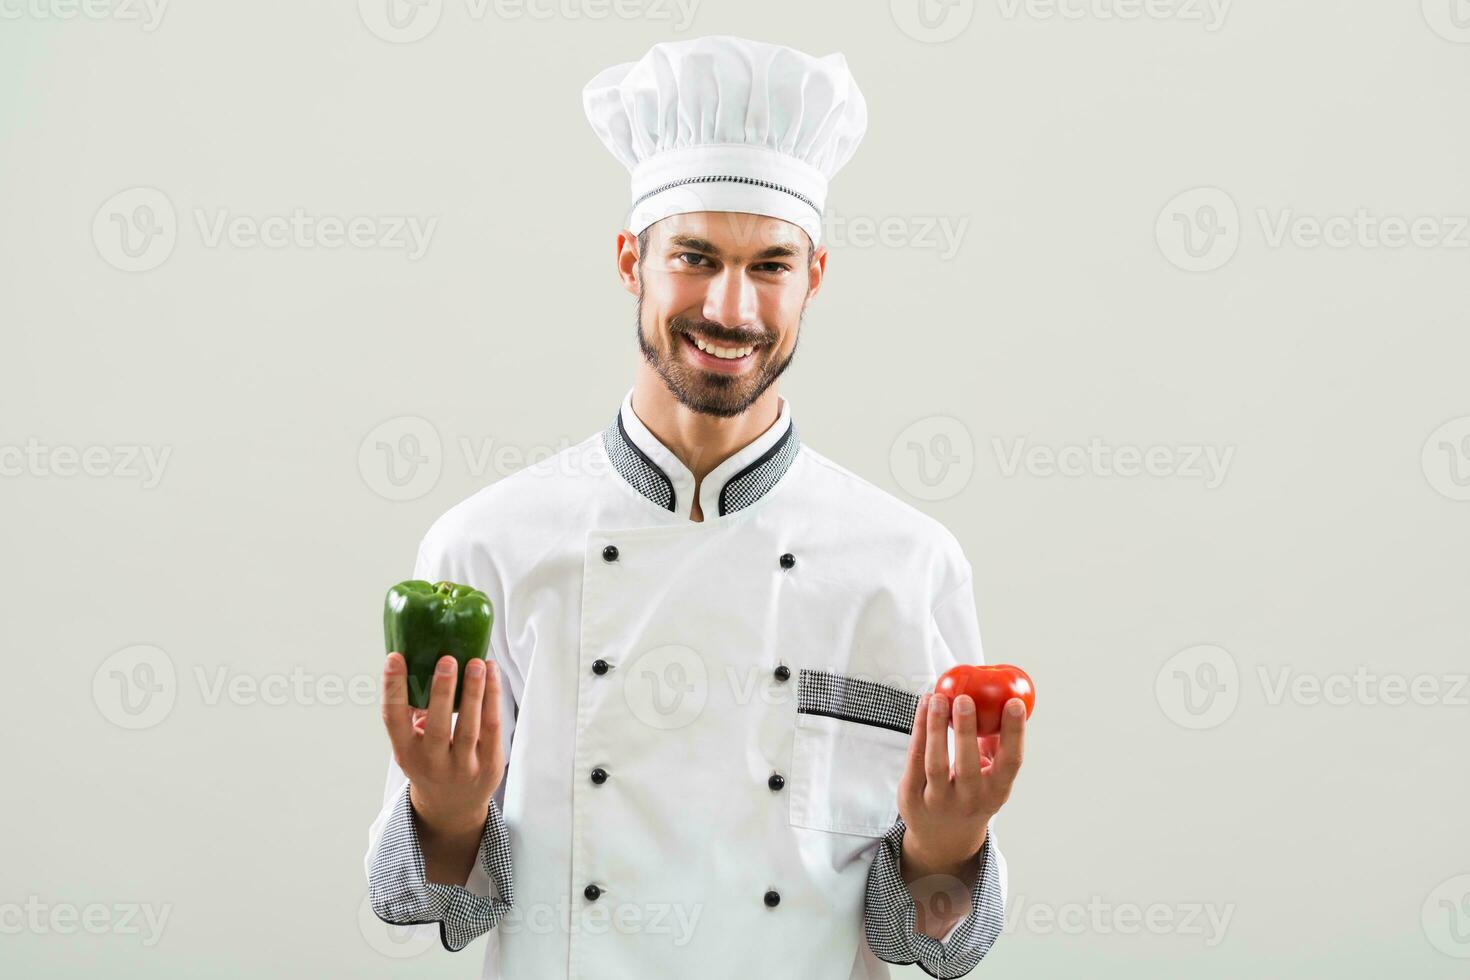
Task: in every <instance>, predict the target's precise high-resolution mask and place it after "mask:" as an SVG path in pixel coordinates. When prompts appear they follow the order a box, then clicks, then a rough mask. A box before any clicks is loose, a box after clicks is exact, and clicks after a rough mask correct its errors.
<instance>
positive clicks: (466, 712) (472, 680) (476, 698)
mask: <svg viewBox="0 0 1470 980" xmlns="http://www.w3.org/2000/svg"><path fill="white" fill-rule="evenodd" d="M484 697H485V661H483V660H480V659H479V658H476V659H474V660H471V661H470V662H469V663H467V664H465V665H464V689H463V690H462V691H460V693H459V721H457V722H455V724H454V748H455V751H456V752H458V751H460V750H463V751H464V752H465V753H466V754H468V753H471V752H474V751H475V743H476V742H478V741H479V740H480V703H481V701H482V700H483V699H484Z"/></svg>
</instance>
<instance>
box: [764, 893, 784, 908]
mask: <svg viewBox="0 0 1470 980" xmlns="http://www.w3.org/2000/svg"><path fill="white" fill-rule="evenodd" d="M780 904H781V893H780V892H778V891H776V889H774V888H772V889H771V890H770V891H768V892H766V907H767V908H775V907H776V906H777V905H780Z"/></svg>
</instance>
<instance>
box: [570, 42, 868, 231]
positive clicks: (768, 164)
mask: <svg viewBox="0 0 1470 980" xmlns="http://www.w3.org/2000/svg"><path fill="white" fill-rule="evenodd" d="M582 106H583V108H584V109H585V110H586V112H587V120H588V121H589V122H590V123H591V124H592V128H593V130H594V131H595V132H596V133H597V136H598V138H599V139H600V140H602V143H603V145H604V146H606V147H607V148H608V150H610V151H611V152H612V154H613V156H615V157H617V158H618V160H619V161H621V162H622V163H623V165H624V166H626V167H627V168H628V170H629V171H630V172H631V173H632V179H633V180H632V182H633V188H632V190H633V194H632V200H633V203H632V208H631V213H630V215H629V223H628V228H629V230H630V231H633V232H634V233H637V232H641V231H643V229H644V228H647V227H648V226H649V225H651V224H653V223H654V222H655V221H658V220H659V219H660V218H666V217H668V216H669V215H673V214H684V213H688V212H691V211H742V212H746V213H749V214H760V215H767V216H770V217H773V218H780V219H782V220H784V221H789V222H791V223H792V224H795V225H799V226H800V227H801V228H803V229H804V230H805V231H806V233H807V234H808V235H810V236H811V239H812V243H813V244H816V243H817V242H819V241H820V240H821V234H822V211H823V209H824V208H825V206H826V200H827V185H828V182H829V181H830V180H831V179H832V176H833V175H834V174H836V173H837V171H838V170H840V169H841V168H842V167H843V166H844V165H845V164H846V163H847V161H848V160H850V159H852V155H853V153H855V152H856V151H857V147H858V144H859V143H860V142H861V141H862V138H863V133H864V132H865V131H866V130H867V124H868V108H867V103H866V102H865V101H864V99H863V94H862V92H860V91H859V90H858V87H857V82H856V81H854V79H853V77H852V73H851V72H849V71H848V68H847V61H846V59H844V58H843V56H842V55H840V54H829V55H827V56H825V57H822V58H814V57H812V56H811V55H808V54H803V53H802V52H800V51H797V50H795V49H793V48H788V47H783V46H781V45H778V44H765V43H762V42H760V41H750V40H746V39H744V38H738V37H730V36H728V35H712V36H709V37H699V38H691V39H689V40H685V41H665V42H662V43H660V44H655V45H654V46H653V47H652V49H650V50H649V52H648V53H647V54H646V55H644V56H643V57H642V58H641V59H639V60H638V61H635V62H629V63H627V64H621V65H614V66H613V67H611V68H608V69H605V70H604V71H602V72H600V73H598V75H597V76H596V77H595V78H593V79H592V80H591V81H590V82H588V83H587V85H586V86H585V87H584V88H583V90H582Z"/></svg>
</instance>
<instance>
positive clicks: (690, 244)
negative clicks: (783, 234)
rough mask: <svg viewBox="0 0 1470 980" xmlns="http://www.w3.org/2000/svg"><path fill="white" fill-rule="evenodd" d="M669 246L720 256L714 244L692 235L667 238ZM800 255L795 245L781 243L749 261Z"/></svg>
mask: <svg viewBox="0 0 1470 980" xmlns="http://www.w3.org/2000/svg"><path fill="white" fill-rule="evenodd" d="M669 245H670V247H674V246H678V247H680V248H687V249H689V250H690V251H694V252H703V253H705V254H706V255H715V256H718V255H719V254H720V250H719V249H718V248H715V245H714V243H713V242H711V241H710V240H709V239H707V238H699V237H696V236H694V235H671V236H669ZM801 254H802V253H801V249H799V248H797V247H796V246H795V245H789V244H786V243H784V242H783V243H780V244H777V245H772V246H770V247H769V248H765V249H762V250H761V251H759V252H757V253H756V254H755V255H753V256H751V259H752V260H754V261H759V260H760V259H782V258H792V259H794V258H799V257H800V256H801Z"/></svg>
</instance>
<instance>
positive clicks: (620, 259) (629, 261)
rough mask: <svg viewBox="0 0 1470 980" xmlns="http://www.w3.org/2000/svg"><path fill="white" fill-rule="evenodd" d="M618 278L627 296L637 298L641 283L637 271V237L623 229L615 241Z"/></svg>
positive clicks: (639, 274)
mask: <svg viewBox="0 0 1470 980" xmlns="http://www.w3.org/2000/svg"><path fill="white" fill-rule="evenodd" d="M616 248H617V264H618V278H619V279H621V280H622V281H623V289H625V290H627V292H628V293H629V295H632V296H637V295H638V293H639V291H640V289H641V287H642V283H641V282H640V276H641V273H640V272H639V269H638V258H639V256H638V236H637V235H635V234H633V233H632V232H631V231H629V230H628V229H626V228H624V229H623V230H622V231H620V232H618V240H617V245H616Z"/></svg>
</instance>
